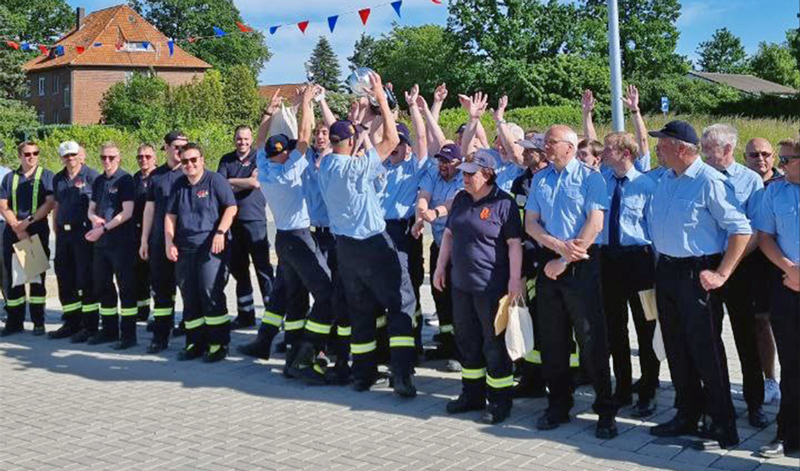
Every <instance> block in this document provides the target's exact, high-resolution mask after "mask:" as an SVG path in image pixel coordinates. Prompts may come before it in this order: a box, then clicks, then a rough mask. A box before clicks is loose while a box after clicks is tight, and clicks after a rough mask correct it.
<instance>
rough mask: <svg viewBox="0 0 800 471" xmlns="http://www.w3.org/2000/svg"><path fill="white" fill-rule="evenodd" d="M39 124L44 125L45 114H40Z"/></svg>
mask: <svg viewBox="0 0 800 471" xmlns="http://www.w3.org/2000/svg"><path fill="white" fill-rule="evenodd" d="M39 123H41V124H44V112H41V113H39Z"/></svg>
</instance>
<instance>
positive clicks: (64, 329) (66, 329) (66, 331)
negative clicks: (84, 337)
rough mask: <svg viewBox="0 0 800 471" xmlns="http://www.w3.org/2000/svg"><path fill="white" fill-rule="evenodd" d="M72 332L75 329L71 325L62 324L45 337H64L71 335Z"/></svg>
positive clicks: (55, 338)
mask: <svg viewBox="0 0 800 471" xmlns="http://www.w3.org/2000/svg"><path fill="white" fill-rule="evenodd" d="M74 333H75V329H73V328H72V326H71V325H69V324H64V325H62V326H61V327H59V328H58V330H56V331H53V332H50V333H49V334H47V337H48V338H51V339H53V340H58V339H65V338H67V337H72V335H73V334H74Z"/></svg>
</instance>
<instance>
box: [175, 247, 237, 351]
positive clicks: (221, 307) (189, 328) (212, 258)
mask: <svg viewBox="0 0 800 471" xmlns="http://www.w3.org/2000/svg"><path fill="white" fill-rule="evenodd" d="M229 244H230V241H226V247H225V249H224V250H223V251H222V252H220V253H218V254H214V253H211V244H210V242H208V243H205V244H203V245H201V246H200V247H197V248H194V249H186V248H180V247H179V248H178V262H177V263H176V264H175V274H176V277H177V280H178V287H179V288H180V290H181V298H182V299H183V321H184V325H185V326H186V347H187V348H189V347H190V346H194V348H199V349H201V350H204V349H205V347H206V346H207V345H222V346H226V345H228V344H229V343H230V318H229V317H228V308H227V303H226V299H225V285H227V284H228V275H229V271H228V266H229V263H230V254H231V250H230V247H228V245H229Z"/></svg>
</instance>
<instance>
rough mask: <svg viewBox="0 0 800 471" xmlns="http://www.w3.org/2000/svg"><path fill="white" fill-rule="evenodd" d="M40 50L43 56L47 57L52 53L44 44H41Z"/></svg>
mask: <svg viewBox="0 0 800 471" xmlns="http://www.w3.org/2000/svg"><path fill="white" fill-rule="evenodd" d="M39 50H40V51H42V55H45V56H46V55H47V53H48V52H50V51H48V49H47V46H45V45H44V44H39Z"/></svg>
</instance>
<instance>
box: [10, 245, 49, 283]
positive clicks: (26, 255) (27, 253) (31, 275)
mask: <svg viewBox="0 0 800 471" xmlns="http://www.w3.org/2000/svg"><path fill="white" fill-rule="evenodd" d="M13 247H14V253H15V254H16V255H17V258H18V259H19V264H20V265H21V266H22V268H23V270H25V276H26V278H27V279H28V280H33V279H35V278H36V277H37V276H39V275H41V274H42V273H44V272H46V271H47V269H48V268H50V260H49V259H48V258H47V255H46V254H45V253H44V247H43V246H42V241H41V240H40V239H39V235H38V234H34V235H32V236H31V237H29V238H27V239H25V240H21V241H19V242H17V243H16V244H14V246H13Z"/></svg>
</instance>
